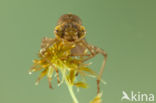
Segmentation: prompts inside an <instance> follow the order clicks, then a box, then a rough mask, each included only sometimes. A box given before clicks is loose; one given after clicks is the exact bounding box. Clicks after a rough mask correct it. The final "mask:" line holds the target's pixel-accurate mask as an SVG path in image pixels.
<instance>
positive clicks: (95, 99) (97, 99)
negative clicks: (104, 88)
mask: <svg viewBox="0 0 156 103" xmlns="http://www.w3.org/2000/svg"><path fill="white" fill-rule="evenodd" d="M101 96H102V93H99V94H97V96H96V97H95V98H94V99H93V100H92V101H91V102H90V103H101V101H102V100H101Z"/></svg>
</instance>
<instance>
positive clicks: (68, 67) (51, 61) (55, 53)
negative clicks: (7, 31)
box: [29, 42, 100, 103]
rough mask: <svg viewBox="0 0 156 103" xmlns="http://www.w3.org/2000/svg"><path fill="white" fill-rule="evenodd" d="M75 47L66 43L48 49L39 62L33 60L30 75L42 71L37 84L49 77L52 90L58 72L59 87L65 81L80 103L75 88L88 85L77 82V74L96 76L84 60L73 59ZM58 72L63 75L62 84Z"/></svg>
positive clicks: (76, 101) (56, 44) (74, 98)
mask: <svg viewBox="0 0 156 103" xmlns="http://www.w3.org/2000/svg"><path fill="white" fill-rule="evenodd" d="M74 47H75V45H73V44H68V43H66V44H65V42H56V43H54V44H53V45H52V46H50V47H49V48H47V49H46V51H45V52H44V54H41V53H39V54H38V56H39V60H33V62H34V64H33V66H32V68H31V69H30V71H29V74H31V73H32V72H36V71H40V70H42V72H41V74H40V76H39V77H38V79H37V81H36V83H35V84H36V85H37V84H38V83H39V81H40V80H41V79H42V78H43V77H44V76H47V78H48V81H49V87H50V88H52V85H51V80H52V77H53V73H54V71H56V74H57V81H58V85H60V84H61V83H63V81H65V83H66V84H67V86H68V89H69V92H70V94H71V96H72V98H73V100H74V103H78V100H77V99H76V97H75V95H74V92H73V86H76V87H78V88H79V87H82V88H87V84H86V83H84V82H82V81H77V82H76V78H77V77H78V76H77V74H80V75H81V76H82V77H85V76H88V75H94V76H95V75H96V74H95V72H94V71H92V70H91V69H89V68H88V67H86V64H84V63H82V61H83V58H73V57H72V56H71V52H70V51H71V49H72V48H74ZM58 72H61V75H62V81H61V82H59V73H58ZM93 103H96V102H93ZM97 103H100V102H97Z"/></svg>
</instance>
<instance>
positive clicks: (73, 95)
mask: <svg viewBox="0 0 156 103" xmlns="http://www.w3.org/2000/svg"><path fill="white" fill-rule="evenodd" d="M62 74H63V77H64V80H65V82H66V84H67V87H68V90H69V93H70V95H71V97H72V98H73V100H74V103H79V102H78V100H77V98H76V96H75V94H74V92H73V86H72V84H70V83H69V82H68V80H67V77H66V73H65V71H64V72H63V73H62Z"/></svg>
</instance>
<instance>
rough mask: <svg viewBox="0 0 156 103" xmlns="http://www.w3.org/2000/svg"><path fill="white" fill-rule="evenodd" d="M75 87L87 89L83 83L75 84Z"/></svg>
mask: <svg viewBox="0 0 156 103" xmlns="http://www.w3.org/2000/svg"><path fill="white" fill-rule="evenodd" d="M74 85H75V86H77V87H81V88H87V87H88V86H87V84H86V83H83V82H77V83H74Z"/></svg>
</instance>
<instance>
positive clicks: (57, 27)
mask: <svg viewBox="0 0 156 103" xmlns="http://www.w3.org/2000/svg"><path fill="white" fill-rule="evenodd" d="M54 34H55V35H56V36H58V37H60V38H61V37H62V35H63V32H62V27H61V26H60V25H59V26H56V27H55V30H54Z"/></svg>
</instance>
